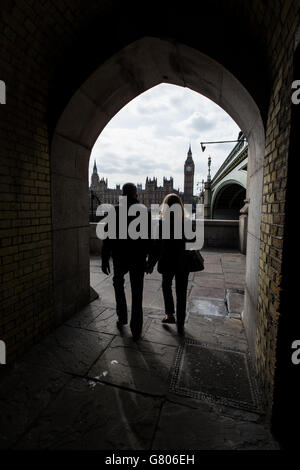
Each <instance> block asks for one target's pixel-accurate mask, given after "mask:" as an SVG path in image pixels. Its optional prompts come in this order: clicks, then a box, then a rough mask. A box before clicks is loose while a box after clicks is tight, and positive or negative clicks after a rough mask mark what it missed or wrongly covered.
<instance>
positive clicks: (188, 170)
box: [183, 145, 195, 204]
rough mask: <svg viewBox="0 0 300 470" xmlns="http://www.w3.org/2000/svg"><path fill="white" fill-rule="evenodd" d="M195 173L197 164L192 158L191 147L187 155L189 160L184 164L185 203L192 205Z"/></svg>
mask: <svg viewBox="0 0 300 470" xmlns="http://www.w3.org/2000/svg"><path fill="white" fill-rule="evenodd" d="M194 172H195V164H194V160H193V157H192V151H191V145H190V147H189V151H188V154H187V159H186V161H185V163H184V195H183V199H184V203H185V204H192V202H193V193H194Z"/></svg>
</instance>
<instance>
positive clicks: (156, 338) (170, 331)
mask: <svg viewBox="0 0 300 470" xmlns="http://www.w3.org/2000/svg"><path fill="white" fill-rule="evenodd" d="M161 318H163V315H162V316H161ZM144 340H145V341H150V342H151V343H159V344H164V345H167V346H178V345H179V344H180V343H181V341H182V338H181V337H180V336H179V335H178V333H177V329H176V325H175V324H171V325H165V324H163V323H162V322H161V319H151V323H150V326H149V328H148V329H147V331H146V333H145V334H144Z"/></svg>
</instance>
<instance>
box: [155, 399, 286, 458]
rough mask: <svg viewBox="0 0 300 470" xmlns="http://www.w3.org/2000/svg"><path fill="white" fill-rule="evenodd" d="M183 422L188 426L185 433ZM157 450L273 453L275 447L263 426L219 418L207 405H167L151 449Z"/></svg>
mask: <svg viewBox="0 0 300 470" xmlns="http://www.w3.org/2000/svg"><path fill="white" fill-rule="evenodd" d="M183 423H188V426H184V432H183ZM170 429H173V430H176V432H170ZM156 449H157V450H159V449H164V450H193V449H201V450H274V449H278V447H277V445H276V443H275V442H274V440H273V438H272V436H271V434H270V432H269V431H268V430H267V429H265V427H264V426H263V425H262V424H257V423H254V422H249V421H244V420H238V419H232V418H230V417H228V416H220V414H219V413H217V412H214V411H212V410H211V409H209V408H208V407H207V405H206V404H204V405H202V404H199V405H198V408H197V409H190V408H188V407H187V406H182V405H180V404H174V403H168V402H167V403H165V404H164V406H163V408H162V412H161V416H160V421H159V425H158V429H157V432H156V435H155V439H154V443H153V450H156Z"/></svg>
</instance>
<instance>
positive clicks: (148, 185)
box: [89, 146, 195, 220]
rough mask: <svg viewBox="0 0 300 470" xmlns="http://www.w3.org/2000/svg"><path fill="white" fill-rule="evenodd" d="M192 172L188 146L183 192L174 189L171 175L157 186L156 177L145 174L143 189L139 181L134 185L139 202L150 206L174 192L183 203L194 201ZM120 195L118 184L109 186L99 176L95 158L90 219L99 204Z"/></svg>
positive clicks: (193, 170) (90, 193)
mask: <svg viewBox="0 0 300 470" xmlns="http://www.w3.org/2000/svg"><path fill="white" fill-rule="evenodd" d="M194 172H195V165H194V161H193V157H192V151H191V146H190V147H189V151H188V154H187V158H186V161H185V164H184V193H182V192H180V191H179V189H174V181H173V177H172V176H171V177H170V178H166V177H164V178H163V185H162V186H158V184H157V178H155V177H153V178H149V177H148V176H147V178H146V182H145V188H144V189H143V187H142V184H141V183H138V184H137V185H136V186H137V192H138V199H139V202H140V203H142V204H145V206H147V207H150V206H151V204H161V203H162V201H163V199H164V197H165V196H166V195H167V194H170V193H175V194H178V195H180V197H181V198H182V199H183V202H184V203H186V204H192V203H193V201H194V198H193V190H194ZM121 195H122V188H121V187H120V185H119V184H117V185H116V187H115V188H109V187H108V180H107V178H106V179H104V178H101V179H100V178H99V174H98V170H97V165H96V160H95V162H94V167H93V173H92V176H91V185H90V188H89V198H90V220H95V214H96V209H97V207H98V205H99V204H117V203H118V202H119V196H121Z"/></svg>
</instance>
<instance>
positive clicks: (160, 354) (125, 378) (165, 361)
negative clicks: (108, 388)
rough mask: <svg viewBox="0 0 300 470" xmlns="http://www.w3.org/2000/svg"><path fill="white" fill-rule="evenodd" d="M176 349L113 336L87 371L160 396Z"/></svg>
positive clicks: (112, 381) (163, 390) (164, 387)
mask: <svg viewBox="0 0 300 470" xmlns="http://www.w3.org/2000/svg"><path fill="white" fill-rule="evenodd" d="M176 352H177V348H176V347H174V346H166V345H161V344H152V343H150V342H146V341H138V342H134V341H133V340H132V339H131V338H121V337H116V338H115V339H114V340H113V341H112V343H111V344H110V346H109V347H108V348H107V349H106V351H105V353H104V354H102V355H101V357H100V358H99V360H97V361H96V362H95V363H94V364H93V366H92V368H91V369H90V370H89V372H88V376H89V377H93V378H96V379H99V380H105V381H106V382H109V383H113V384H117V385H122V386H126V387H129V388H130V389H134V390H137V391H142V392H145V393H152V394H158V395H162V394H165V393H166V392H167V390H168V387H169V375H170V369H171V367H172V365H173V363H174V360H175V356H176Z"/></svg>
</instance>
